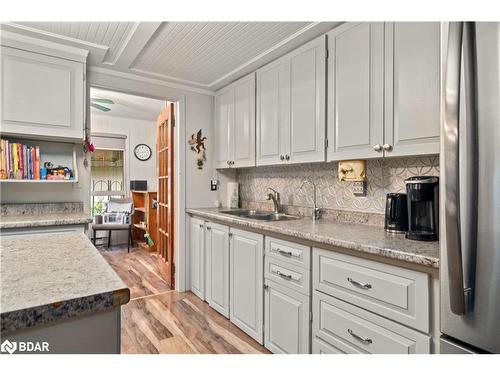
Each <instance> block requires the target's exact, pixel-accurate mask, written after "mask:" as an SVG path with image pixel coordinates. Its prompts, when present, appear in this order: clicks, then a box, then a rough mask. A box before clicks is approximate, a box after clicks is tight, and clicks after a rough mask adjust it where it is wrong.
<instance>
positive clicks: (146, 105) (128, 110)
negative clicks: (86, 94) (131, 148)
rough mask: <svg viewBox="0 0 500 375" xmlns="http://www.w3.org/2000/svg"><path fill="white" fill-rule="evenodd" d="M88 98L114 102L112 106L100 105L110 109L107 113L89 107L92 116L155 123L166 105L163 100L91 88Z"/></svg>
mask: <svg viewBox="0 0 500 375" xmlns="http://www.w3.org/2000/svg"><path fill="white" fill-rule="evenodd" d="M90 97H91V98H97V99H111V100H112V101H113V102H114V104H101V105H103V106H105V107H108V108H109V109H110V111H108V112H103V111H100V110H99V109H96V108H94V107H90V110H91V114H92V115H101V116H113V117H126V118H132V119H140V120H148V121H152V122H156V119H157V118H158V115H159V114H160V112H161V111H162V110H163V109H164V108H165V104H166V102H165V101H164V100H158V99H152V98H145V97H142V96H136V95H129V94H124V93H121V92H117V91H110V90H103V89H100V88H93V87H92V88H91V89H90Z"/></svg>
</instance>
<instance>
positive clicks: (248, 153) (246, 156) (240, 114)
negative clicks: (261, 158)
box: [229, 73, 255, 168]
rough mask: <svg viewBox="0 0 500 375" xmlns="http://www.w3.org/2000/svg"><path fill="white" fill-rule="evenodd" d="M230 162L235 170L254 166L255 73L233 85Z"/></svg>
mask: <svg viewBox="0 0 500 375" xmlns="http://www.w3.org/2000/svg"><path fill="white" fill-rule="evenodd" d="M232 87H233V90H234V121H233V126H232V131H231V132H230V133H231V138H230V145H229V150H230V160H231V161H233V162H234V164H233V165H232V166H233V167H235V168H240V167H254V166H255V73H252V74H250V75H249V76H247V77H244V78H242V79H240V80H238V81H237V82H235V83H234V84H232Z"/></svg>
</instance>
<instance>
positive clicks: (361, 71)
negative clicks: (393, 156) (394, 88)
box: [327, 22, 384, 160]
mask: <svg viewBox="0 0 500 375" xmlns="http://www.w3.org/2000/svg"><path fill="white" fill-rule="evenodd" d="M327 35H328V51H329V54H330V56H329V57H328V140H329V146H328V160H342V159H351V158H352V159H359V158H377V157H382V156H383V150H382V146H383V139H384V24H383V23H381V22H379V23H376V22H375V23H373V22H362V23H347V24H345V25H342V26H340V27H339V28H337V29H334V30H332V31H331V32H330V33H328V34H327ZM379 146H380V147H379Z"/></svg>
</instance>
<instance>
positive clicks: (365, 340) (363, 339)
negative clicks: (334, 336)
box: [347, 328, 373, 344]
mask: <svg viewBox="0 0 500 375" xmlns="http://www.w3.org/2000/svg"><path fill="white" fill-rule="evenodd" d="M347 332H349V334H350V335H351V336H352V337H354V338H355V339H356V340H359V341H361V342H363V343H365V344H371V343H372V342H373V340H372V339H369V338H365V337H362V336H360V335H358V334H356V333H354V332H353V331H352V329H350V328H349V329H348V330H347Z"/></svg>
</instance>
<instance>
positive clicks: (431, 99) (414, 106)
mask: <svg viewBox="0 0 500 375" xmlns="http://www.w3.org/2000/svg"><path fill="white" fill-rule="evenodd" d="M385 35H386V43H385V48H386V59H385V60H386V75H385V76H386V84H385V87H386V90H385V93H386V98H385V108H386V110H385V143H386V144H388V145H390V146H391V147H392V149H390V150H387V151H385V155H386V156H403V155H420V154H433V153H439V131H440V117H441V112H440V92H441V55H440V54H441V25H440V23H439V22H397V23H388V24H386V34H385Z"/></svg>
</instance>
